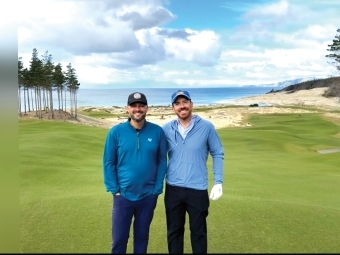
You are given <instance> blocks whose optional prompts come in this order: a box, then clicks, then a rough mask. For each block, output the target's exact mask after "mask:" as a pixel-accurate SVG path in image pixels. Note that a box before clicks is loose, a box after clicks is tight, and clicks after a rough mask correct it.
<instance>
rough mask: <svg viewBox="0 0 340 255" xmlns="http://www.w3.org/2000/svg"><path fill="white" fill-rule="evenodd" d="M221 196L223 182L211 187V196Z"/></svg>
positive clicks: (214, 198) (213, 198)
mask: <svg viewBox="0 0 340 255" xmlns="http://www.w3.org/2000/svg"><path fill="white" fill-rule="evenodd" d="M220 196H222V184H215V185H214V187H212V189H211V192H210V196H209V198H211V199H212V200H217V199H219V198H220Z"/></svg>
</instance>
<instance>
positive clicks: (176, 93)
mask: <svg viewBox="0 0 340 255" xmlns="http://www.w3.org/2000/svg"><path fill="white" fill-rule="evenodd" d="M179 96H183V97H186V98H187V99H189V100H190V101H191V97H190V94H189V92H188V91H185V90H178V91H177V92H175V93H173V94H172V96H171V103H172V104H173V103H174V102H175V101H176V99H177V97H179Z"/></svg>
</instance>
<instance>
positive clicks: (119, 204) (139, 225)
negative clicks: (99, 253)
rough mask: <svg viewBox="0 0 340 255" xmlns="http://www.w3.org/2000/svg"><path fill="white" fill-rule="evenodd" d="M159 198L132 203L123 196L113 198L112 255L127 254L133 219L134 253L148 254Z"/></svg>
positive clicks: (151, 197) (154, 197)
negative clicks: (151, 229) (153, 219)
mask: <svg viewBox="0 0 340 255" xmlns="http://www.w3.org/2000/svg"><path fill="white" fill-rule="evenodd" d="M157 198H158V196H157V195H150V196H147V197H145V198H143V199H141V200H138V201H130V200H128V199H126V198H124V197H122V196H114V197H113V209H112V248H111V253H116V254H117V253H118V254H119V253H126V248H127V243H128V239H129V234H130V226H131V222H132V219H133V218H134V221H133V253H146V252H147V247H148V242H149V230H150V224H151V221H152V218H153V214H154V210H155V207H156V204H157Z"/></svg>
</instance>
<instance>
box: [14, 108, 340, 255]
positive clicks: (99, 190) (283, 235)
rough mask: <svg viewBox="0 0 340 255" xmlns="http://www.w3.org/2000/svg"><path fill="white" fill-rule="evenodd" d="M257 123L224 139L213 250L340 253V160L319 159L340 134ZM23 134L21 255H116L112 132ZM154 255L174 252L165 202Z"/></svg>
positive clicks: (41, 124) (271, 121)
mask: <svg viewBox="0 0 340 255" xmlns="http://www.w3.org/2000/svg"><path fill="white" fill-rule="evenodd" d="M249 122H251V123H252V124H253V126H252V127H248V128H228V129H221V130H219V131H218V132H219V133H220V135H221V139H222V142H223V144H224V146H225V154H226V159H225V183H224V185H223V187H224V195H223V196H222V197H221V198H220V199H219V200H217V201H211V205H210V214H209V216H208V231H209V247H208V251H209V252H210V253H249V252H255V253H256V252H265V253H269V252H274V253H278V252H291V253H302V252H305V253H309V252H319V253H322V252H324V253H330V252H340V244H339V242H338V237H339V236H340V229H339V227H338V226H339V225H340V197H339V194H340V185H339V184H340V172H339V165H340V157H339V153H333V154H319V153H317V152H316V150H318V149H327V148H332V147H333V148H334V147H338V146H339V139H338V137H339V135H338V133H339V126H337V125H335V124H333V123H331V122H328V121H325V120H323V119H321V118H320V117H319V116H318V115H315V114H304V115H301V116H299V115H296V114H288V115H277V116H276V115H271V116H269V115H267V116H264V115H261V116H258V115H255V116H253V117H252V118H251V119H250V120H249ZM19 131H20V141H19V150H20V188H21V194H20V203H21V204H20V208H21V251H22V252H24V253H30V252H49V253H50V252H52V253H58V252H59V253H61V252H64V253H78V252H86V253H106V252H109V250H110V227H111V218H110V217H111V205H112V200H111V195H110V194H108V193H106V192H105V189H104V186H103V182H102V166H101V157H102V149H103V144H104V139H105V136H106V133H107V130H106V129H100V128H93V127H87V126H80V125H74V124H69V123H62V122H60V123H56V122H51V121H31V120H25V121H20V122H19ZM209 166H211V161H210V159H209ZM209 174H210V177H211V173H209ZM210 181H211V182H212V178H210ZM211 185H212V183H211ZM211 185H210V186H211ZM131 236H132V235H131ZM131 243H132V239H131V242H129V247H128V251H129V252H131V251H132V248H131V247H132V245H131ZM149 252H150V253H166V252H167V249H166V228H165V215H164V205H163V195H161V196H160V197H159V200H158V206H157V208H156V211H155V217H154V220H153V223H152V225H151V233H150V243H149ZM185 252H189V253H190V252H191V248H190V243H189V231H188V226H187V231H186V236H185Z"/></svg>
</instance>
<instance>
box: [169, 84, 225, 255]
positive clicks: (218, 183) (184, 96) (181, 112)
mask: <svg viewBox="0 0 340 255" xmlns="http://www.w3.org/2000/svg"><path fill="white" fill-rule="evenodd" d="M171 100H172V101H171V103H172V108H173V110H174V112H175V113H176V115H177V119H174V120H171V121H170V122H167V123H165V124H164V126H163V130H164V133H165V136H166V138H167V151H168V168H167V173H166V178H165V179H166V187H165V195H164V204H165V211H166V223H167V241H168V250H169V253H183V248H184V247H183V246H184V229H185V228H184V225H185V215H186V213H188V215H189V224H190V239H191V248H192V252H193V253H207V252H208V244H207V221H206V217H207V216H208V208H209V204H210V202H209V198H211V199H212V200H217V199H218V198H219V197H220V196H221V195H222V183H223V161H224V149H223V146H222V143H221V141H220V138H219V136H218V134H217V132H216V130H215V127H214V125H213V124H212V123H211V122H210V121H208V120H204V119H202V118H201V117H199V116H198V115H194V114H192V109H193V102H192V101H191V97H190V94H189V93H188V92H187V91H182V90H179V91H177V92H175V93H173V94H172V96H171ZM209 154H210V155H211V157H212V160H213V169H212V170H213V174H214V186H213V188H212V190H211V192H210V196H209V195H208V168H207V159H208V155H209Z"/></svg>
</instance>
